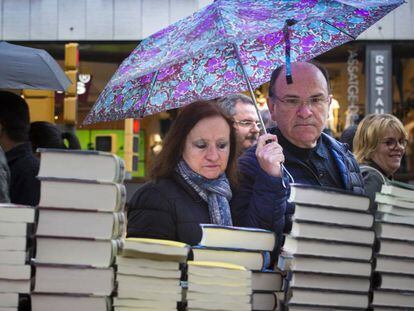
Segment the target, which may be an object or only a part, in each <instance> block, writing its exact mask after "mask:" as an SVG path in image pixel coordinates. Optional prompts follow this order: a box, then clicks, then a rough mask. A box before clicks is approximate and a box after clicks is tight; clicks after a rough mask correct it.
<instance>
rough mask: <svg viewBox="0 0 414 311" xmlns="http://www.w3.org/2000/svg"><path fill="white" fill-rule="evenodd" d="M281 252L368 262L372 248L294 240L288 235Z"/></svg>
mask: <svg viewBox="0 0 414 311" xmlns="http://www.w3.org/2000/svg"><path fill="white" fill-rule="evenodd" d="M282 250H283V251H285V252H287V253H290V254H295V255H312V256H321V257H336V258H344V259H358V260H370V259H371V258H372V254H373V251H372V246H369V245H361V244H345V243H339V242H331V241H330V242H326V241H323V240H316V239H305V238H294V237H291V236H289V235H287V236H286V238H285V242H284V244H283V246H282Z"/></svg>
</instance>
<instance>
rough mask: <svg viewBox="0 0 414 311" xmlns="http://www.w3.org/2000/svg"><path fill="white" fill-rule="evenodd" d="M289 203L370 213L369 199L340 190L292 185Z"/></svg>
mask: <svg viewBox="0 0 414 311" xmlns="http://www.w3.org/2000/svg"><path fill="white" fill-rule="evenodd" d="M289 201H290V202H294V203H300V204H309V205H318V206H326V207H330V208H340V209H350V210H356V211H368V209H369V198H368V197H367V196H364V195H358V194H355V193H353V192H349V191H345V190H341V189H338V188H329V187H320V186H312V185H305V184H295V183H293V184H290V196H289Z"/></svg>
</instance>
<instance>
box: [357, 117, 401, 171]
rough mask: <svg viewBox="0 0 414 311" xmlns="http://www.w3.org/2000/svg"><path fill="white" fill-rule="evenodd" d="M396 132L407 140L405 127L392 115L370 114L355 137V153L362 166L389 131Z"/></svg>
mask: <svg viewBox="0 0 414 311" xmlns="http://www.w3.org/2000/svg"><path fill="white" fill-rule="evenodd" d="M389 129H391V130H394V131H395V132H397V133H398V134H399V135H400V136H401V137H404V138H405V139H407V132H406V131H405V129H404V125H403V124H402V123H401V121H400V120H398V119H397V118H396V117H395V116H393V115H392V114H387V113H384V114H370V115H367V116H366V117H365V118H364V119H362V121H361V123H359V125H358V128H357V131H356V133H355V137H354V146H353V147H354V148H353V152H354V155H355V158H356V159H357V161H358V163H360V164H367V163H368V162H369V161H370V160H371V156H372V154H373V153H374V151H375V150H376V149H377V147H378V145H379V144H380V142H381V140H382V139H383V138H384V137H385V133H386V131H387V130H389Z"/></svg>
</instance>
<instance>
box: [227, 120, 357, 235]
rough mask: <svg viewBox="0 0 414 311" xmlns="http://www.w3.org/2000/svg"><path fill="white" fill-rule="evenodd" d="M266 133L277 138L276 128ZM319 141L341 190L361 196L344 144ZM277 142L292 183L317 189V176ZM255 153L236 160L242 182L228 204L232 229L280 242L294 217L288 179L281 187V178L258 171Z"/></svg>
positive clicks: (353, 162) (354, 167)
mask: <svg viewBox="0 0 414 311" xmlns="http://www.w3.org/2000/svg"><path fill="white" fill-rule="evenodd" d="M269 132H270V133H271V134H276V135H278V136H280V135H281V133H280V131H279V130H278V129H276V128H273V129H271V130H270V131H269ZM320 139H322V143H323V144H325V145H326V146H327V149H328V150H329V151H330V152H331V155H332V156H333V158H334V160H335V163H336V166H337V168H338V170H339V176H340V178H341V182H342V184H343V189H345V190H349V191H352V192H354V193H358V194H363V193H364V186H363V180H362V176H361V174H360V170H359V166H358V163H357V162H356V160H355V158H354V156H353V155H352V153H351V152H350V151H349V150H348V148H347V147H346V146H345V145H344V144H342V143H339V142H338V141H336V140H335V139H334V138H332V137H330V136H328V135H326V134H325V133H322V135H321V138H320ZM281 141H282V140H279V143H280V144H281V146H282V148H284V154H285V162H284V165H285V167H286V168H287V170H288V171H289V172H290V174H291V175H292V176H293V178H294V181H295V183H303V184H310V185H321V183H320V181H319V179H318V176H317V175H316V174H314V173H313V172H312V170H311V169H310V168H309V167H306V165H304V164H303V162H302V161H299V159H298V158H297V157H296V156H295V154H291V153H289V152H288V151H287V150H285V147H284V146H283V144H282V142H281ZM255 152H256V146H254V147H252V148H250V149H248V150H247V151H246V152H245V153H244V154H243V155H242V156H241V157H240V158H239V170H240V173H241V175H242V178H241V181H240V185H239V187H238V189H237V191H236V192H235V193H234V195H233V200H232V202H231V207H232V214H233V218H234V219H235V223H234V225H237V226H249V225H250V226H254V227H257V228H262V229H268V230H272V231H274V232H275V233H276V234H277V236H278V237H279V238H280V239H281V236H282V233H283V232H285V233H287V232H289V231H290V229H291V226H292V221H291V216H292V214H293V213H294V204H293V203H288V202H287V198H288V197H289V193H290V187H289V179H288V178H287V176H284V184H285V185H286V187H285V186H283V184H282V178H280V177H279V178H277V177H273V176H270V175H268V174H267V173H266V172H265V171H263V170H262V169H261V168H260V166H259V163H258V161H257V158H256V154H255Z"/></svg>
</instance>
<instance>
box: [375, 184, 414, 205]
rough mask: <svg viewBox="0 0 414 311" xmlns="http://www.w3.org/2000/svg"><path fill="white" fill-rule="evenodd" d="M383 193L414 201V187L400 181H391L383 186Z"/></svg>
mask: <svg viewBox="0 0 414 311" xmlns="http://www.w3.org/2000/svg"><path fill="white" fill-rule="evenodd" d="M381 193H383V194H387V195H390V196H395V197H400V198H401V199H406V200H408V201H414V187H413V186H412V185H410V184H406V183H402V182H399V181H394V180H393V181H389V182H388V184H384V185H382V187H381Z"/></svg>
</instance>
